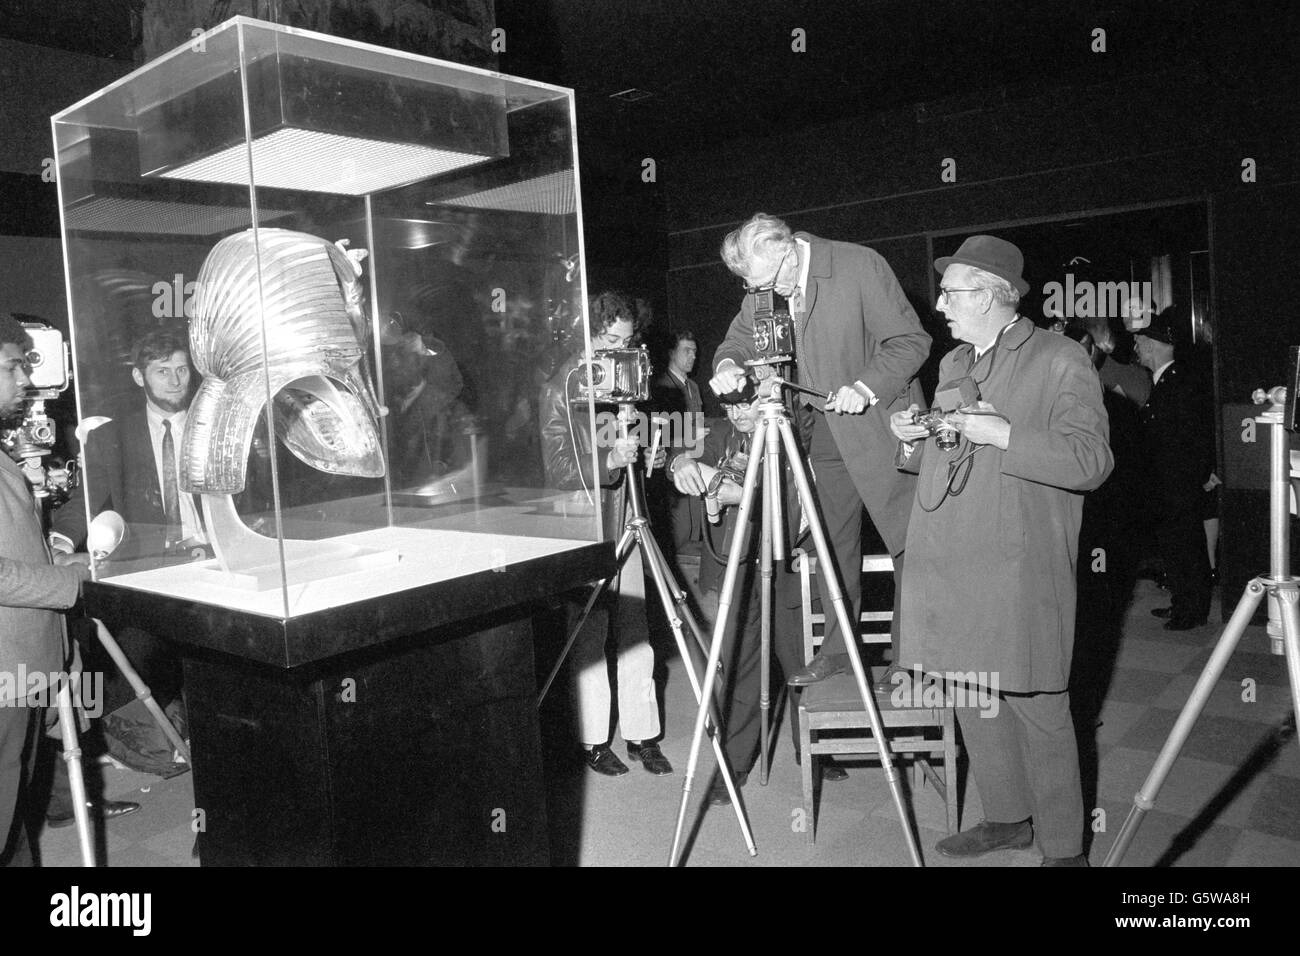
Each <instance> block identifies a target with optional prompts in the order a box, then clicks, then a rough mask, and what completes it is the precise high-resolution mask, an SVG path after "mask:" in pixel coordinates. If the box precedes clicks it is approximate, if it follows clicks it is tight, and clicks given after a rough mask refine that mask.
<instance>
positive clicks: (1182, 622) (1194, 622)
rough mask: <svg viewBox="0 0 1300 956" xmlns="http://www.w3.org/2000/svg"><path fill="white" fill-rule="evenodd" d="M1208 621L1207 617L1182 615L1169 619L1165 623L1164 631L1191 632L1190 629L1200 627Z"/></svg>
mask: <svg viewBox="0 0 1300 956" xmlns="http://www.w3.org/2000/svg"><path fill="white" fill-rule="evenodd" d="M1208 621H1209V618H1207V617H1192V616H1190V615H1188V616H1186V617H1184V616H1182V615H1176V616H1174V617H1171V618H1169V620H1167V621H1165V630H1166V631H1190V630H1192V628H1196V627H1200V626H1201V625H1202V624H1205V623H1207V622H1208Z"/></svg>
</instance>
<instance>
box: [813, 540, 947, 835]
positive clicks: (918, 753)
mask: <svg viewBox="0 0 1300 956" xmlns="http://www.w3.org/2000/svg"><path fill="white" fill-rule="evenodd" d="M816 566H817V559H816V558H815V557H813V556H812V555H808V554H803V555H800V556H798V557H797V558H796V560H795V567H797V568H798V570H799V586H800V591H801V596H802V608H803V613H802V617H803V644H804V659H805V660H807V661H811V660H812V658H813V655H814V654H815V653H816V650H817V648H818V647H819V646H820V645H821V642H822V637H823V634H824V631H825V624H826V615H825V614H823V613H821V612H816V613H815V612H814V611H813V595H814V594H816V593H817V591H816V586H815V582H814V581H813V579H812V575H813V574H814V573H815V572H816ZM893 570H894V562H893V560H892V559H891V558H890V557H889V555H887V554H886V555H863V558H862V571H863V573H867V574H871V573H876V574H881V573H885V574H891V575H892V574H893ZM893 617H894V614H893V611H892V610H885V611H863V612H862V615H861V624H863V625H866V627H865V628H864V629H863V631H862V633H861V635H860V637H861V644H860V645H859V646H860V647H861V645H862V644H888V643H889V625H890V622H891V621H892V620H893ZM882 625H883V629H882ZM900 663H903V662H900ZM867 673H868V680H870V673H871V672H870V669H868V671H867ZM876 706H877V708H878V709H879V710H880V720H881V724H882V725H883V726H884V727H885V728H886V729H887V730H888V732H889V747H890V750H891V751H892V753H893V754H894V755H895V757H902V756H903V755H907V756H910V757H911V758H912V766H913V787H919V786H920V785H921V782H922V779H928V780H929V781H930V783H931V784H932V785H933V786H934V788H935V790H936V791H938V793H939V795H940V796H941V797H942V798H943V801H944V804H945V805H946V807H947V821H948V832H949V833H956V832H957V740H956V719H955V717H954V714H953V709H952V708H951V707H897V706H895V704H894V702H893V701H892V700H891V693H890V692H876ZM826 731H856V732H857V733H855V734H840V733H837V734H833V735H828V736H823V734H824V732H826ZM898 731H901V732H898ZM799 745H800V751H801V753H802V754H803V759H802V761H801V763H802V766H801V767H800V770H801V772H802V776H803V803H804V812H805V813H806V814H807V816H806V818H805V819H806V820H807V824H808V828H807V832H808V842H809V843H812V842H814V841H815V840H816V831H817V825H816V824H817V816H816V813H817V809H816V806H815V800H814V794H813V780H814V779H815V770H816V768H817V764H818V759H819V758H820V757H821V756H822V755H827V754H878V753H879V748H878V747H877V746H876V741H875V738H874V737H873V735H872V733H871V725H870V722H869V721H868V720H867V712H866V709H865V708H864V707H863V705H862V697H861V695H860V694H859V692H858V685H857V682H856V681H855V680H854V679H853V675H852V674H841V675H837V676H836V677H832V678H830V679H829V680H824V681H820V682H819V683H816V684H813V685H811V686H809V687H807V688H805V689H804V691H803V696H802V697H801V698H800V701H799ZM936 757H937V758H939V759H940V760H941V762H942V770H943V773H942V775H940V774H939V773H938V772H937V771H936V770H935V767H934V762H935V758H936ZM922 775H924V777H923V776H922Z"/></svg>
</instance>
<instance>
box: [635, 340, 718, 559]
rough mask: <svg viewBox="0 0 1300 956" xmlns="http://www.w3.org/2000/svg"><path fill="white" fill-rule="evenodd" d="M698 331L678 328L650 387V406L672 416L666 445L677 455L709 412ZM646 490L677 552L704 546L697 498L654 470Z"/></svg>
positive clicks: (694, 436)
mask: <svg viewBox="0 0 1300 956" xmlns="http://www.w3.org/2000/svg"><path fill="white" fill-rule="evenodd" d="M697 348H698V347H697V346H696V344H695V333H693V332H690V331H688V330H679V331H677V332H676V333H674V335H673V348H672V351H671V352H669V353H668V367H667V368H666V369H665V370H664V372H663V374H661V375H658V376H656V377H655V380H654V383H653V385H652V388H651V392H650V406H651V408H653V409H654V411H655V413H658V414H662V415H664V416H665V417H666V418H667V421H668V424H667V425H666V426H664V427H665V428H666V430H667V434H666V435H665V436H664V439H663V443H664V449H665V450H666V451H667V452H668V456H669V458H670V459H671V458H672V456H673V455H675V454H676V453H678V452H680V451H682V450H683V449H685V448H687V447H688V446H690V445H692V444H694V443H695V442H696V441H697V440H698V436H699V434H700V426H701V424H702V422H703V416H704V402H703V400H702V399H701V397H700V387H699V386H698V385H696V384H695V382H694V381H692V380H691V377H690V376H691V370H692V369H694V368H695V356H696V352H697ZM647 493H648V494H650V496H651V499H652V503H655V504H657V505H658V507H657V508H656V509H655V519H656V523H658V524H659V525H660V530H661V531H662V532H663V533H662V534H661V536H660V540H661V541H664V540H667V539H668V538H669V537H671V541H672V546H673V550H672V555H673V556H674V557H675V556H676V555H679V554H688V553H691V554H693V553H696V552H698V551H699V548H700V541H701V534H702V532H703V528H704V512H703V510H702V508H701V506H700V500H699V499H698V498H695V497H692V496H689V495H683V494H681V493H680V492H678V491H677V490H676V489H674V488H673V487H672V486H671V484H670V483H669V482H668V481H667V480H664V479H661V478H659V475H658V473H656V474H655V475H654V476H652V479H651V482H650V483H649V487H648V488H647Z"/></svg>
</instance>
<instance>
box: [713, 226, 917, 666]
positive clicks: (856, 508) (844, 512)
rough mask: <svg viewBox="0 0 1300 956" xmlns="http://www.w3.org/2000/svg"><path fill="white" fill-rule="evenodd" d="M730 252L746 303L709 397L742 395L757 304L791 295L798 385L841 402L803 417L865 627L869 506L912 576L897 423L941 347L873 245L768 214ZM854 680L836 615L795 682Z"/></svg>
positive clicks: (802, 402) (839, 557) (824, 510)
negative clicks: (762, 295)
mask: <svg viewBox="0 0 1300 956" xmlns="http://www.w3.org/2000/svg"><path fill="white" fill-rule="evenodd" d="M721 252H722V259H723V262H724V263H726V266H727V268H728V269H730V270H731V272H732V273H734V274H735V275H736V276H738V277H739V278H740V280H741V283H742V284H743V285H744V287H745V292H746V295H745V298H744V299H743V301H742V302H741V308H740V311H739V312H738V313H737V315H736V317H735V318H734V319H733V320H732V322H731V327H730V328H729V329H728V330H727V336H726V338H725V339H724V340H723V343H722V345H720V346H719V347H718V350H717V352H716V353H714V359H713V364H714V377H713V378H712V379H711V380H710V381H709V386H710V387H711V388H712V389H713V391H714V392H715V393H716V394H718V395H725V394H728V393H730V392H734V391H738V390H739V389H740V388H741V387H742V385H743V383H744V381H745V367H744V365H745V362H746V361H747V360H749V359H752V358H754V357H755V351H754V343H753V328H754V311H755V305H756V301H757V300H756V297H755V295H754V293H755V292H760V291H765V290H769V289H770V290H774V291H775V292H776V293H777V294H779V295H782V296H784V297H785V298H786V300H787V301H788V302H789V304H790V314H791V316H792V318H793V319H794V324H795V350H794V351H795V359H796V366H795V368H794V370H793V371H791V373H790V375H791V376H792V377H794V376H797V379H796V380H797V381H799V382H800V383H801V384H803V385H807V386H811V387H814V388H816V389H817V390H818V391H820V392H823V393H833V396H832V398H831V400H830V401H827V402H822V401H819V400H817V399H816V398H815V397H809V396H807V395H800V396H799V397H798V399H797V403H798V405H799V406H802V407H800V408H798V409H797V410H798V411H799V415H798V416H796V418H797V420H798V423H799V424H800V430H801V436H800V437H801V440H802V441H803V444H804V448H805V449H806V450H807V452H808V460H809V464H810V465H811V468H812V473H813V478H814V480H815V483H816V488H817V498H818V504H819V505H820V510H821V514H822V521H823V524H824V526H825V529H826V536H827V538H828V539H830V545H831V548H832V549H833V550H834V551H835V559H836V564H837V565H838V567H839V572H840V576H841V578H842V581H843V592H844V600H845V603H846V604H847V605H848V608H849V617H850V619H851V620H856V619H857V614H858V603H859V598H860V595H861V590H862V583H861V580H860V577H861V574H860V568H861V560H862V543H861V527H862V507H863V505H864V504H865V505H866V508H867V512H868V514H870V516H871V522H872V524H874V525H875V527H876V531H877V532H878V533H879V535H880V537H881V539H882V540H883V541H884V543H885V546H886V547H887V548H888V549H889V553H890V554H891V555H892V556H893V558H894V568H895V580H896V581H897V580H899V579H900V577H901V575H902V573H903V572H902V559H901V553H902V550H903V542H904V540H905V539H906V536H907V513H908V507H909V505H910V502H911V500H912V484H913V480H912V478H911V476H909V475H903V474H900V473H899V472H898V471H897V470H896V469H895V468H894V466H893V451H894V441H893V438H892V437H891V436H890V434H889V414H890V412H892V411H896V410H898V409H902V408H906V407H907V406H908V404H909V403H910V402H917V401H920V400H921V387H920V383H918V382H917V380H916V373H917V370H918V369H920V367H921V365H922V363H923V362H925V360H926V357H927V356H928V355H929V354H930V336H929V335H927V334H926V333H925V331H924V330H922V328H921V323H920V322H919V321H918V320H917V317H916V312H915V311H914V310H913V309H912V306H911V304H910V303H908V301H907V297H906V296H905V295H904V294H903V290H902V288H901V287H900V286H899V284H898V280H897V278H895V276H894V272H893V270H892V269H890V267H889V263H887V262H886V261H885V260H884V258H883V257H882V256H880V255H879V254H878V253H876V252H875V251H873V250H871V249H868V248H866V247H865V246H859V245H854V244H852V243H847V242H832V241H828V240H826V239H821V238H819V237H817V236H813V235H809V234H808V233H806V232H796V233H792V232H791V231H790V227H789V226H787V225H786V224H785V223H784V222H782V221H781V220H780V219H777V218H776V217H775V216H769V215H766V214H764V213H757V214H756V215H754V216H752V217H750V219H749V220H748V221H747V222H745V224H744V225H742V226H741V227H740V228H738V229H736V230H734V231H733V232H731V233H730V234H728V235H727V237H726V238H725V239H724V240H723V243H722V250H721ZM824 578H825V576H824V575H818V582H819V586H821V588H822V595H821V597H822V603H823V605H824V606H826V607H830V602H829V598H828V597H827V594H826V592H825V583H824ZM896 637H897V634H896V632H895V639H896ZM894 649H895V652H897V649H898V648H897V645H896V644H895V648H894ZM897 663H898V661H897V656H895V664H897ZM847 669H848V657H847V655H846V653H845V646H844V641H843V636H842V635H841V634H840V632H839V624H838V622H837V621H835V620H834V616H833V615H832V616H831V620H829V621H828V622H827V626H826V638H825V640H824V641H823V643H822V649H821V652H820V653H819V654H818V656H817V658H816V659H815V660H814V661H813V662H812V664H811V665H809V666H808V667H806V668H804V669H803V670H802V671H799V672H797V673H795V674H791V675H787V677H788V679H789V682H790V683H791V684H792V685H794V686H796V687H800V686H804V685H806V684H811V683H815V682H817V681H820V680H824V679H825V678H827V677H831V676H834V675H835V674H838V673H842V672H844V671H846V670H847Z"/></svg>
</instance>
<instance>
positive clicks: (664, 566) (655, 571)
mask: <svg viewBox="0 0 1300 956" xmlns="http://www.w3.org/2000/svg"><path fill="white" fill-rule="evenodd" d="M635 415H636V407H635V406H634V405H631V404H621V405H619V411H618V420H619V433H620V435H621V436H622V437H623V438H627V437H628V423H629V422H630V421H631V420H632V418H633V417H634V416H635ZM624 481H626V482H627V498H628V500H629V501H630V502H631V505H632V517H631V518H629V519H628V521H627V523H626V525H625V526H624V528H623V536H622V537H621V538H620V539H619V542H618V547H617V549H616V550H615V552H614V553H615V554H616V555H617V566H616V568H615V570H614V573H613V574H611V575H610V576H609V577H607V578H605V580H603V581H601V582H600V583H599V584H598V585H597V586H596V588H595V589H594V590H593V591H592V592H591V597H590V598H588V599H587V604H586V606H585V607H584V608H583V609H582V613H581V614H580V615H579V616H578V620H577V622H576V623H575V624H574V625H573V628H572V629H571V630H570V631H569V637H568V640H566V641H565V644H564V650H563V651H561V652H560V658H559V660H557V661H556V662H555V666H554V667H553V668H551V673H550V676H549V677H547V678H546V683H545V684H544V685H543V686H542V691H541V693H540V694H538V695H537V706H538V708H540V707H541V706H542V701H544V700H545V699H546V694H547V692H548V691H549V690H550V689H551V684H552V683H553V682H554V681H555V678H556V676H557V675H558V674H559V673H560V668H561V667H562V666H563V665H564V661H565V659H566V658H567V657H568V656H569V652H570V651H571V650H572V649H573V645H574V643H575V642H576V641H577V639H578V634H579V633H580V632H581V631H582V626H583V625H584V624H585V623H586V622H587V618H588V617H589V616H590V615H591V611H592V608H594V607H595V606H596V602H597V601H598V600H600V597H601V595H603V594H605V592H606V591H608V590H609V587H610V585H611V584H612V583H613V582H614V580H615V579H616V578H617V577H618V576H619V574H621V573H622V571H623V567H624V566H625V565H626V564H627V562H628V559H629V558H631V557H632V552H633V547H634V546H635V547H638V548H640V551H641V560H642V562H643V563H644V565H645V567H646V568H648V569H649V570H650V577H651V579H652V580H653V581H654V584H655V590H656V591H658V592H659V600H660V601H661V602H662V604H663V609H664V616H665V617H666V618H667V619H668V625H669V627H671V628H672V632H673V638H674V639H675V640H676V642H677V652H678V653H679V654H680V655H681V658H682V663H683V665H685V667H686V677H687V679H688V680H689V681H690V683H691V691H692V692H693V693H694V694H695V699H696V700H697V701H699V702H700V713H701V714H704V715H706V716H708V717H709V736H710V738H711V740H712V742H713V752H714V754H715V755H716V756H717V758H718V765H719V766H720V767H721V769H722V777H723V780H725V781H726V786H727V792H728V793H729V794H731V805H732V806H733V807H734V808H735V811H736V821H737V822H738V823H739V824H740V832H741V835H742V836H743V837H744V839H745V847H746V849H748V850H749V855H750V856H754V855H755V854H757V853H758V849H757V848H756V847H755V846H754V835H753V833H752V832H750V828H749V821H748V820H747V819H746V818H745V811H744V810H743V809H742V808H741V806H740V798H739V796H738V795H737V793H736V783H735V779H734V778H733V776H732V773H731V768H730V767H729V766H728V765H727V761H726V758H725V756H724V754H723V751H722V742H721V740H720V739H719V738H718V734H717V733H716V732H715V730H716V728H717V726H718V715H717V711H716V709H715V708H714V707H713V706H712V704H711V703H709V702H708V701H707V698H705V697H703V696H702V693H703V691H701V688H700V681H699V677H698V676H697V675H696V673H695V664H694V663H693V659H692V658H691V655H690V653H689V648H688V647H687V644H686V637H685V635H684V633H683V631H682V624H683V623H685V624H686V626H687V627H689V628H690V630H691V634H692V636H693V637H694V638H695V642H696V644H698V645H699V647H700V650H701V651H707V649H706V645H705V643H704V633H703V631H701V630H700V625H699V624H698V623H697V622H696V620H695V618H694V616H693V615H692V614H691V610H690V607H689V606H688V604H687V603H686V593H685V592H684V591H683V590H682V589H681V588H679V587H678V586H677V582H676V578H674V577H673V573H672V571H671V570H669V566H668V560H667V559H666V558H665V557H664V553H663V551H661V550H660V549H659V543H658V542H657V541H655V537H654V533H653V532H652V531H651V530H650V520H649V519H648V518H647V517H646V515H645V503H644V501H643V498H642V492H641V479H640V476H639V475H638V474H637V471H636V462H635V460H633V461H631V462H629V463H628V464H627V465H626V466H625V467H624ZM710 666H712V667H715V668H716V667H718V660H717V655H716V654H715V655H714V656H713V658H712V660H711V661H710ZM707 686H708V687H710V688H711V687H712V686H713V682H712V680H710V681H709V682H708V684H707ZM697 733H698V728H697ZM698 743H699V738H698V736H697V738H696V744H697V745H698Z"/></svg>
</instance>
